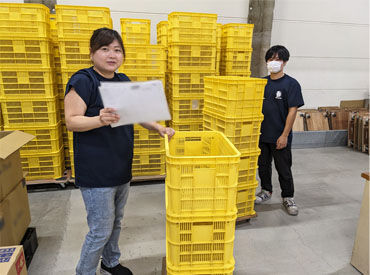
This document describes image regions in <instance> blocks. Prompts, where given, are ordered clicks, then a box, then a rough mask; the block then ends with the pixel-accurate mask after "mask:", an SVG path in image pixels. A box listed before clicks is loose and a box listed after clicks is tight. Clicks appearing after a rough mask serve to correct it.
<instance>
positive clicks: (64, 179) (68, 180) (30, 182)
mask: <svg viewBox="0 0 370 275" xmlns="http://www.w3.org/2000/svg"><path fill="white" fill-rule="evenodd" d="M68 183H74V182H71V170H66V171H65V172H64V175H63V177H61V178H59V179H48V180H26V185H29V186H36V185H43V184H55V185H59V186H60V187H61V188H66V186H67V184H68Z"/></svg>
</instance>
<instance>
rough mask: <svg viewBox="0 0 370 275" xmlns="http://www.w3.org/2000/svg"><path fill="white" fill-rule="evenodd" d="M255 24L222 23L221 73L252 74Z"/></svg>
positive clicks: (234, 74)
mask: <svg viewBox="0 0 370 275" xmlns="http://www.w3.org/2000/svg"><path fill="white" fill-rule="evenodd" d="M253 28H254V25H253V24H236V23H230V24H225V25H222V37H221V63H220V75H232V76H250V74H251V72H250V65H251V60H252V37H253Z"/></svg>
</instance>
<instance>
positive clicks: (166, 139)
mask: <svg viewBox="0 0 370 275" xmlns="http://www.w3.org/2000/svg"><path fill="white" fill-rule="evenodd" d="M191 133H198V134H199V133H200V134H201V133H213V134H215V135H220V136H221V137H223V138H224V139H225V141H226V143H227V144H228V145H229V146H230V148H231V150H233V151H234V153H235V154H234V155H228V156H174V155H171V154H170V146H169V141H168V135H165V140H164V142H165V150H166V158H172V159H194V158H195V159H212V158H213V159H214V158H217V159H228V158H240V156H241V153H240V152H239V150H238V149H236V147H235V146H234V144H232V143H231V141H230V140H229V139H228V138H227V137H226V135H225V134H223V133H222V132H219V131H186V132H182V131H178V133H177V135H190V134H191ZM175 135H176V133H175Z"/></svg>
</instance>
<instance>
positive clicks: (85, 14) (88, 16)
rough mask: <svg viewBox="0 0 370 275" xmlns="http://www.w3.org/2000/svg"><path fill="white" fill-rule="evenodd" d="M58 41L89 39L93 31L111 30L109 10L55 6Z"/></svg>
mask: <svg viewBox="0 0 370 275" xmlns="http://www.w3.org/2000/svg"><path fill="white" fill-rule="evenodd" d="M55 12H56V18H57V22H58V23H57V28H58V38H59V39H63V38H64V39H70V40H73V39H77V40H80V39H84V38H85V39H86V38H87V39H90V37H91V35H92V33H93V31H94V30H96V29H99V28H103V27H107V28H112V21H111V17H110V10H109V8H104V7H88V6H69V5H68V6H67V5H55Z"/></svg>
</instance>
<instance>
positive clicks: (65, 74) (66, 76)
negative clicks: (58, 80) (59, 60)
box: [62, 68, 77, 96]
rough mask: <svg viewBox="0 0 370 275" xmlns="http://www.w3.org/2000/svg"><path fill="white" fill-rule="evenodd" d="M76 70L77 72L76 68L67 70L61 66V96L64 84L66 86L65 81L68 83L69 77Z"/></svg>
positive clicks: (64, 87)
mask: <svg viewBox="0 0 370 275" xmlns="http://www.w3.org/2000/svg"><path fill="white" fill-rule="evenodd" d="M76 72H77V70H67V69H64V68H62V85H63V96H64V93H65V89H66V86H67V83H68V81H69V79H70V78H71V77H72V75H73V74H74V73H76Z"/></svg>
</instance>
